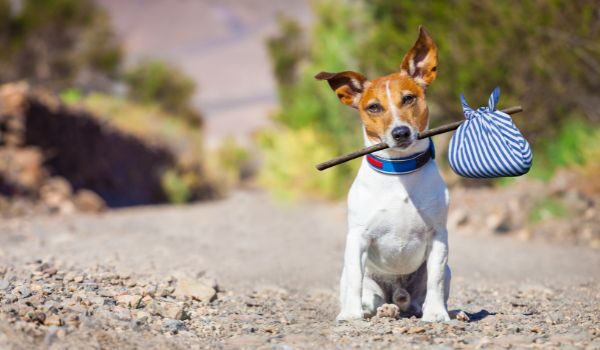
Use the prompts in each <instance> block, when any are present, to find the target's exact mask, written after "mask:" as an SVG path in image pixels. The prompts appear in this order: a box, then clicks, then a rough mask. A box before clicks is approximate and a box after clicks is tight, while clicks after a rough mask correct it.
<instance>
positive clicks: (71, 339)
mask: <svg viewBox="0 0 600 350" xmlns="http://www.w3.org/2000/svg"><path fill="white" fill-rule="evenodd" d="M344 216H345V212H344V208H343V207H342V206H332V205H327V204H320V203H304V204H298V205H288V206H281V205H276V204H275V203H273V201H272V200H270V199H269V198H268V197H267V196H266V195H264V194H263V193H261V192H250V191H247V192H238V193H235V194H233V195H232V196H231V197H230V198H229V199H226V200H223V201H219V202H213V203H204V204H198V205H194V206H188V207H152V208H142V209H129V210H123V211H117V212H110V213H106V214H103V215H101V216H73V217H51V218H34V219H30V220H26V221H23V220H9V221H5V222H2V223H0V348H4V347H8V348H10V347H14V348H28V347H29V346H28V345H30V344H31V343H33V344H43V345H45V346H50V347H53V348H63V347H67V346H75V347H83V346H84V345H85V347H99V348H102V347H114V346H115V345H116V344H118V345H119V347H121V348H122V347H127V346H129V347H132V348H134V347H136V346H137V347H142V346H143V347H145V348H161V347H164V346H169V347H174V348H190V347H191V348H213V347H217V346H218V347H223V348H240V347H249V348H257V347H265V348H281V349H288V348H317V347H326V348H340V347H341V348H347V347H351V346H360V347H371V348H379V347H381V348H387V347H389V346H390V345H393V346H395V347H398V348H404V347H406V346H407V345H409V344H410V345H411V346H414V347H424V346H429V345H434V344H435V345H440V346H442V345H445V346H449V347H467V348H471V347H481V346H483V347H485V346H492V347H493V346H502V347H504V346H507V345H508V344H517V345H519V346H523V347H530V346H544V345H552V346H562V345H570V346H574V347H582V348H585V347H587V348H600V307H599V305H600V294H599V292H598V290H599V289H598V287H599V286H600V283H599V281H600V279H599V277H600V267H599V266H600V254H598V252H597V251H594V250H590V249H586V248H583V247H574V246H558V245H546V244H542V243H539V242H535V243H532V242H521V241H518V240H515V239H512V238H501V237H492V236H488V235H485V234H482V235H480V236H465V235H461V234H460V233H452V234H451V242H450V250H451V255H450V264H451V266H452V268H453V276H454V280H453V286H452V288H453V290H452V293H451V298H450V302H449V304H450V308H451V309H453V310H457V311H458V310H464V311H465V312H466V313H467V315H468V316H470V318H471V322H461V321H458V320H453V321H451V322H450V323H449V324H438V325H431V324H424V323H421V322H420V321H419V320H417V319H401V320H393V319H374V320H371V321H370V322H360V323H357V324H343V325H335V323H334V322H333V319H334V317H335V313H336V311H337V310H336V309H337V306H336V288H337V280H338V275H339V271H340V268H341V263H342V250H343V243H344V235H345V232H344V230H345V217H344ZM36 260H37V262H36ZM44 262H45V263H46V264H45V265H43V263H44ZM54 267H56V268H57V269H56V271H55V270H54ZM69 274H70V275H72V276H75V277H71V278H69ZM107 274H108V275H107ZM204 274H206V275H209V276H213V277H215V278H216V279H217V280H218V283H219V288H220V292H219V293H218V295H217V298H216V300H214V301H212V302H211V303H208V302H206V301H203V300H202V297H198V298H195V300H194V299H190V298H188V297H184V296H181V295H177V288H179V287H178V286H180V285H178V284H177V283H178V282H177V280H179V281H182V280H183V279H184V278H188V277H184V276H191V278H197V276H201V275H204ZM77 275H81V276H82V277H81V280H77V278H76V276H77ZM107 276H108V277H107ZM172 276H175V278H172ZM86 283H87V284H86ZM3 284H4V285H3ZM152 285H154V286H158V289H160V288H161V286H165V290H166V292H164V293H162V294H161V292H160V291H158V292H157V291H151V292H148V290H149V286H152ZM90 286H91V287H90ZM25 287H26V288H27V289H26V290H25V291H23V288H25ZM136 288H137V289H136ZM169 288H170V289H169ZM150 289H151V288H150ZM173 290H175V292H173ZM27 292H29V293H27ZM80 292H81V293H84V292H85V293H87V294H85V293H84V294H81V293H80ZM78 293H79V294H78ZM27 294H29V295H27ZM159 294H160V295H159ZM122 295H125V296H126V297H122ZM135 295H140V297H141V296H146V298H145V299H144V301H143V303H142V302H139V300H137V301H136V304H135V305H132V304H131V302H129V301H128V300H131V299H128V297H127V296H134V297H135ZM36 298H37V299H36ZM88 299H89V300H91V302H90V301H89V300H88ZM123 300H125V301H124V302H123ZM36 303H37V304H39V305H37V304H36ZM49 303H50V304H51V305H50V306H48V305H49ZM53 303H54V304H53ZM152 303H154V304H152ZM161 303H162V304H161ZM75 304H77V305H75ZM79 304H81V305H83V308H81V307H79V306H80V305H79ZM151 304H152V305H162V306H163V307H165V308H166V306H165V305H167V306H170V305H175V306H176V307H180V308H182V310H184V311H183V314H185V317H184V316H182V313H179V314H176V313H175V314H169V312H162V314H161V312H153V311H151V310H150V309H151V306H152V305H151ZM53 305H54V306H56V307H57V310H54V309H52V308H51V306H53ZM53 310H54V311H53ZM36 312H38V313H39V312H44V313H45V315H44V317H46V319H48V318H49V317H50V316H51V315H52V314H53V313H54V314H57V315H59V316H60V318H61V321H56V324H53V323H52V322H48V321H41V320H39V319H38V320H37V321H36V319H35V317H37V316H36V315H38V314H36ZM21 314H22V315H21ZM74 314H78V316H77V317H75V316H73V315H74ZM72 318H73V319H74V318H77V320H75V321H73V322H71V321H72V320H71V319H72ZM44 323H45V324H46V325H44ZM126 345H127V346H126Z"/></svg>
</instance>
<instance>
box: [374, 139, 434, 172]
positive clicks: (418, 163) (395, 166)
mask: <svg viewBox="0 0 600 350" xmlns="http://www.w3.org/2000/svg"><path fill="white" fill-rule="evenodd" d="M431 159H435V147H434V146H433V141H431V139H429V148H427V150H426V151H424V152H422V153H418V154H414V155H412V156H409V157H404V158H392V159H385V158H380V157H377V156H376V155H373V154H367V163H369V165H370V166H371V168H373V169H374V170H376V171H378V172H380V173H384V174H389V175H402V174H408V173H412V172H413V171H416V170H418V169H419V168H421V167H422V166H424V165H425V164H427V162H429V160H431Z"/></svg>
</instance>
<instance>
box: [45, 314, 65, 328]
mask: <svg viewBox="0 0 600 350" xmlns="http://www.w3.org/2000/svg"><path fill="white" fill-rule="evenodd" d="M62 324H63V321H62V320H61V318H60V317H58V315H50V316H48V317H46V320H45V321H44V325H46V326H61V325H62Z"/></svg>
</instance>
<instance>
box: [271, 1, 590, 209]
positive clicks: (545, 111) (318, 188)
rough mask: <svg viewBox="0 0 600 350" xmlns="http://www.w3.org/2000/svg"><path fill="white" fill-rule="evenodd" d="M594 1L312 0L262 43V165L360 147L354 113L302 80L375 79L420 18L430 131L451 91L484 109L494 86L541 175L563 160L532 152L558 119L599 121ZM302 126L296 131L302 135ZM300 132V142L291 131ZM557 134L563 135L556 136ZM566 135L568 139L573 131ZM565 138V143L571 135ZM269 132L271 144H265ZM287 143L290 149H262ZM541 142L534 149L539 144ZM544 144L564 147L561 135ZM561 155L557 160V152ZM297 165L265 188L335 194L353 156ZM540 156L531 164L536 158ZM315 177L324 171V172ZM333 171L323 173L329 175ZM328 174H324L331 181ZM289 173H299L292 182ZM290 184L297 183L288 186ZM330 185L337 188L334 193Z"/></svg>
mask: <svg viewBox="0 0 600 350" xmlns="http://www.w3.org/2000/svg"><path fill="white" fill-rule="evenodd" d="M597 4H598V3H597V1H595V0H577V1H570V0H541V1H523V2H501V1H493V0H482V1H459V0H453V1H441V0H438V1H427V2H415V1H410V0H371V1H356V0H324V1H321V2H318V3H315V4H314V12H315V17H316V20H315V22H314V25H313V27H312V28H311V30H310V32H309V33H307V32H303V31H300V30H299V27H298V24H295V23H294V22H292V21H291V20H289V19H284V20H281V26H280V33H279V34H278V36H276V37H274V38H272V39H271V40H270V41H269V42H268V48H269V52H270V55H271V58H272V60H273V65H274V72H275V74H276V76H277V81H278V90H279V98H280V103H281V111H280V112H279V113H278V114H276V115H275V119H276V120H277V121H278V122H279V123H280V124H281V126H282V128H284V129H286V131H283V132H282V131H281V130H275V131H272V133H271V134H270V135H269V136H268V137H266V136H263V137H265V138H266V139H268V140H269V142H266V143H263V145H264V147H265V149H266V161H267V163H275V162H277V164H279V167H280V168H288V169H295V168H296V165H297V164H302V163H303V162H305V161H306V159H307V158H309V157H312V155H309V154H308V152H312V150H315V149H319V148H323V149H326V150H327V151H328V152H332V154H331V155H339V154H342V153H347V152H349V151H352V150H354V149H355V148H357V147H359V146H361V144H362V142H361V140H362V137H361V134H360V124H359V122H358V116H357V113H356V111H354V110H352V109H351V108H348V107H345V106H342V105H341V104H340V103H339V102H338V100H337V98H336V96H335V94H334V93H332V92H331V91H330V89H329V87H328V86H327V84H324V83H323V82H317V81H315V80H314V79H313V76H314V75H315V74H316V73H318V72H319V71H332V72H335V71H344V70H355V71H359V72H361V73H363V74H365V75H366V76H367V77H371V78H375V77H378V76H381V75H385V74H389V73H392V72H396V71H398V69H399V65H400V62H401V60H402V58H403V56H404V54H405V53H406V52H407V51H408V49H409V48H410V47H411V46H412V45H413V43H414V42H415V40H416V38H417V34H418V31H417V28H418V26H419V25H420V24H423V25H424V26H425V28H426V29H427V31H428V32H429V34H430V35H431V36H432V37H433V38H434V40H435V41H436V43H437V45H438V48H439V59H440V64H439V74H438V79H437V81H435V82H434V83H433V84H432V86H431V87H430V88H429V89H428V95H429V96H428V103H429V104H430V107H431V108H430V110H431V118H432V123H431V124H432V126H436V125H438V124H442V123H446V122H449V121H455V120H457V119H459V118H461V116H462V111H461V107H460V103H459V100H458V95H459V94H460V93H461V92H464V93H465V95H466V96H467V98H468V100H469V102H470V103H471V105H473V106H477V105H485V104H486V102H487V97H488V95H489V93H490V91H491V90H492V89H493V88H494V87H495V86H500V87H501V88H502V90H503V96H502V101H501V106H510V105H516V104H521V105H523V107H524V109H525V112H524V113H522V114H521V115H517V116H516V117H515V122H516V124H517V125H518V126H519V127H520V128H521V129H522V130H523V132H524V133H525V135H526V137H527V138H528V139H529V140H530V142H532V143H533V144H534V145H535V146H536V147H534V149H535V152H534V157H535V160H534V167H538V168H541V167H542V165H544V164H549V165H548V170H545V171H548V172H551V171H552V170H553V169H554V168H553V167H554V165H553V164H556V166H563V165H565V163H564V162H563V161H562V160H553V159H549V160H544V159H545V158H547V157H549V158H553V157H554V155H555V153H554V152H555V151H556V149H555V150H553V151H548V152H540V153H538V152H537V150H539V146H540V145H545V144H549V143H551V142H552V140H553V139H554V138H555V137H558V134H559V133H561V134H569V133H570V132H571V131H569V128H570V126H568V125H567V126H565V128H566V129H565V130H564V131H561V130H562V129H561V128H560V126H561V125H563V124H565V123H564V121H565V120H570V119H572V118H575V117H576V116H581V117H582V118H583V119H584V120H585V121H586V123H588V124H589V125H591V128H593V129H595V130H597V128H598V121H599V120H600V97H599V95H598V93H597V91H598V90H599V89H600V41H599V40H598V37H600V10H599V8H598V6H597ZM306 129H308V130H306ZM295 134H310V135H313V138H312V139H311V138H306V137H305V138H306V139H307V140H304V142H312V144H300V143H297V142H294V141H299V140H298V139H299V138H300V136H299V135H295ZM561 137H562V138H566V136H561ZM577 137H578V136H577ZM577 137H574V138H577ZM279 138H281V140H277V139H279ZM286 139H287V141H288V142H289V143H292V145H290V146H289V147H288V148H291V147H296V148H300V149H302V151H293V152H291V151H290V152H286V151H282V150H276V149H274V147H275V146H272V145H278V147H281V146H283V145H285V144H286ZM542 147H545V146H542ZM553 147H555V148H556V147H564V149H563V150H562V151H561V152H559V153H565V154H566V153H569V147H570V146H569V144H568V142H567V141H565V143H562V144H560V145H555V146H553ZM558 157H561V156H558ZM327 158H328V157H319V158H318V159H315V160H316V161H314V162H312V163H311V164H306V167H304V168H300V169H297V170H296V172H293V170H286V171H285V172H284V171H282V170H274V169H273V168H271V167H268V166H267V167H265V169H264V174H263V175H262V177H263V179H269V181H266V180H265V182H266V183H267V184H268V185H269V186H271V187H272V188H274V189H275V190H277V191H289V190H290V189H291V188H294V189H295V190H294V191H297V192H302V191H303V190H302V188H304V187H309V188H310V190H309V191H308V192H311V193H312V192H319V193H320V194H321V195H324V196H326V197H331V198H335V197H339V196H340V195H343V194H344V193H345V190H346V189H347V188H348V185H349V182H350V181H351V178H352V174H353V169H354V168H356V167H357V166H358V162H357V161H354V162H350V164H348V163H346V164H345V165H341V166H338V167H336V168H334V169H330V170H327V171H326V172H323V173H318V172H316V171H313V170H312V169H313V166H314V163H316V162H318V161H323V160H326V159H327ZM538 162H540V163H541V164H540V165H537V164H538ZM326 173H327V175H326ZM330 173H333V175H330ZM329 176H333V177H334V178H335V181H331V180H330V178H329ZM299 177H302V179H303V180H302V182H301V184H300V182H299V181H300V180H299V179H298V178H299ZM296 188H298V189H296ZM341 189H344V191H342V190H341Z"/></svg>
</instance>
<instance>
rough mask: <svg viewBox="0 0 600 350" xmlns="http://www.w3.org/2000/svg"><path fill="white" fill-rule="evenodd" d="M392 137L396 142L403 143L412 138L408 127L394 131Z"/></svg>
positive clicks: (401, 127) (399, 127)
mask: <svg viewBox="0 0 600 350" xmlns="http://www.w3.org/2000/svg"><path fill="white" fill-rule="evenodd" d="M392 137H393V138H394V140H396V141H403V140H406V139H408V138H409V137H410V129H409V128H408V127H407V126H398V127H395V128H394V129H392Z"/></svg>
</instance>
